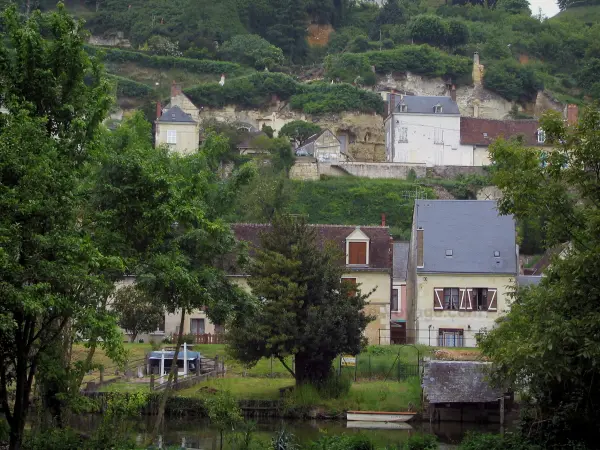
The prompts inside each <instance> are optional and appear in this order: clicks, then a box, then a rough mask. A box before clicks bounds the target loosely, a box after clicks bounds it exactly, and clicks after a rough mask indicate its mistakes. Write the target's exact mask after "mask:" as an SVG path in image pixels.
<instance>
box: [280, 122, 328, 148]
mask: <svg viewBox="0 0 600 450" xmlns="http://www.w3.org/2000/svg"><path fill="white" fill-rule="evenodd" d="M319 132H321V127H320V126H319V125H317V124H314V123H310V122H305V121H304V120H294V121H292V122H288V123H286V124H285V125H284V126H283V127H281V130H279V136H286V137H288V138H289V139H290V141H292V142H293V143H294V144H295V145H296V146H297V147H301V146H302V144H304V142H305V141H306V140H307V139H308V138H309V137H311V136H314V135H315V134H317V133H319Z"/></svg>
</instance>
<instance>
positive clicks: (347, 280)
mask: <svg viewBox="0 0 600 450" xmlns="http://www.w3.org/2000/svg"><path fill="white" fill-rule="evenodd" d="M342 283H345V284H347V285H350V286H352V287H353V288H354V289H350V291H349V295H350V297H352V296H354V295H355V294H356V290H355V289H356V288H355V286H356V278H342Z"/></svg>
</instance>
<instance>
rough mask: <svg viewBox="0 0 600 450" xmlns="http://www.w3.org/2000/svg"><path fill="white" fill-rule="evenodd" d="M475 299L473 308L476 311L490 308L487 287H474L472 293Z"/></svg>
mask: <svg viewBox="0 0 600 450" xmlns="http://www.w3.org/2000/svg"><path fill="white" fill-rule="evenodd" d="M471 296H472V300H473V309H475V310H476V311H487V309H488V290H487V289H485V288H477V289H473V293H472V294H471Z"/></svg>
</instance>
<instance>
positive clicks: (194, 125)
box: [155, 106, 200, 154]
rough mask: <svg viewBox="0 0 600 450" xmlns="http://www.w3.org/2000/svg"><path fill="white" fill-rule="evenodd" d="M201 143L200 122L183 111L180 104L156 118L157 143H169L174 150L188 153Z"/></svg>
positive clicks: (162, 112)
mask: <svg viewBox="0 0 600 450" xmlns="http://www.w3.org/2000/svg"><path fill="white" fill-rule="evenodd" d="M199 144H200V129H199V128H198V122H196V121H195V120H194V119H192V117H191V116H190V115H189V114H187V113H185V112H183V110H182V109H181V108H180V107H179V106H173V107H171V108H169V109H166V108H165V109H164V110H162V111H161V114H160V116H159V117H158V118H157V119H156V136H155V145H156V146H157V147H158V146H159V145H167V146H168V147H169V148H170V149H171V150H172V151H175V152H177V153H181V154H188V153H192V152H194V151H196V150H197V149H198V146H199Z"/></svg>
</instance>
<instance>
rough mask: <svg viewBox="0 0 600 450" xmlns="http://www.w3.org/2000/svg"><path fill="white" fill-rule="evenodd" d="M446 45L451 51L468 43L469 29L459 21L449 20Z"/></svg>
mask: <svg viewBox="0 0 600 450" xmlns="http://www.w3.org/2000/svg"><path fill="white" fill-rule="evenodd" d="M447 26H448V30H447V33H446V44H447V45H448V47H449V48H451V49H453V48H456V47H459V46H461V45H465V44H468V43H469V37H470V32H469V27H468V26H467V24H465V23H464V22H463V21H461V20H456V19H450V20H448V22H447Z"/></svg>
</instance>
